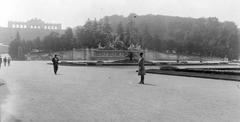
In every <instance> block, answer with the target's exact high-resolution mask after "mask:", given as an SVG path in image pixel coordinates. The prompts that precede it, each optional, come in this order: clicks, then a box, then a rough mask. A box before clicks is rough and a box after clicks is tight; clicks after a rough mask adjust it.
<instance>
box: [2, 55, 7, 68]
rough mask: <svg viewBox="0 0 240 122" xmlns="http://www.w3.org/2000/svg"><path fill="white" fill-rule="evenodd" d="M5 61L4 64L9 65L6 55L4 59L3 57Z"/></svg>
mask: <svg viewBox="0 0 240 122" xmlns="http://www.w3.org/2000/svg"><path fill="white" fill-rule="evenodd" d="M3 63H4V66H6V65H7V57H4V59H3Z"/></svg>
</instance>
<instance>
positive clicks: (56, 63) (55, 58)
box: [52, 55, 59, 75]
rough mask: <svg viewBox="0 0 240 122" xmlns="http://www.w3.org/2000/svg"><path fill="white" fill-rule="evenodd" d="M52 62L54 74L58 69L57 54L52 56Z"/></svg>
mask: <svg viewBox="0 0 240 122" xmlns="http://www.w3.org/2000/svg"><path fill="white" fill-rule="evenodd" d="M52 63H53V70H54V73H55V75H56V74H57V71H58V63H59V59H58V57H57V55H54V57H53V58H52Z"/></svg>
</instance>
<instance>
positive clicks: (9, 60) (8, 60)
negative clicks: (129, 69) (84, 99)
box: [7, 57, 11, 66]
mask: <svg viewBox="0 0 240 122" xmlns="http://www.w3.org/2000/svg"><path fill="white" fill-rule="evenodd" d="M7 63H8V66H10V63H11V58H10V57H8V59H7Z"/></svg>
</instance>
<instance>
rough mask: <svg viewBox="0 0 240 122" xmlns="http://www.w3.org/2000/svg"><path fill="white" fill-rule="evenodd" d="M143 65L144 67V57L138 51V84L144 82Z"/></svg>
mask: <svg viewBox="0 0 240 122" xmlns="http://www.w3.org/2000/svg"><path fill="white" fill-rule="evenodd" d="M145 74H146V73H145V67H144V58H143V53H142V52H141V53H140V59H139V61H138V75H140V76H141V81H140V82H139V84H144V75H145Z"/></svg>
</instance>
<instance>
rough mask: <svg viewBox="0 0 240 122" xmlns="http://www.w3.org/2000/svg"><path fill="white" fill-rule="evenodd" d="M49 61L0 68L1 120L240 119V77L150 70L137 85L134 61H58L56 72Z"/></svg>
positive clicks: (207, 121)
mask: <svg viewBox="0 0 240 122" xmlns="http://www.w3.org/2000/svg"><path fill="white" fill-rule="evenodd" d="M47 63H48V62H46V61H15V62H14V61H13V62H12V64H11V66H10V67H2V69H0V79H1V80H3V81H4V82H6V84H5V85H3V86H0V92H1V93H0V95H3V92H2V91H3V89H5V88H4V87H6V88H8V91H5V92H6V94H7V97H6V99H5V100H4V102H3V101H2V105H1V115H0V117H1V118H0V119H1V122H239V121H240V116H239V115H240V83H239V82H234V81H224V80H213V79H202V78H191V77H179V76H168V75H155V74H147V75H146V78H145V82H146V85H139V84H137V83H138V82H139V77H138V76H137V73H136V70H137V67H135V66H131V67H71V66H69V67H68V66H60V67H59V74H58V75H54V73H53V67H52V66H51V65H47ZM1 80H0V82H1ZM0 98H1V99H2V100H3V99H4V97H0ZM0 102H1V100H0Z"/></svg>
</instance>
